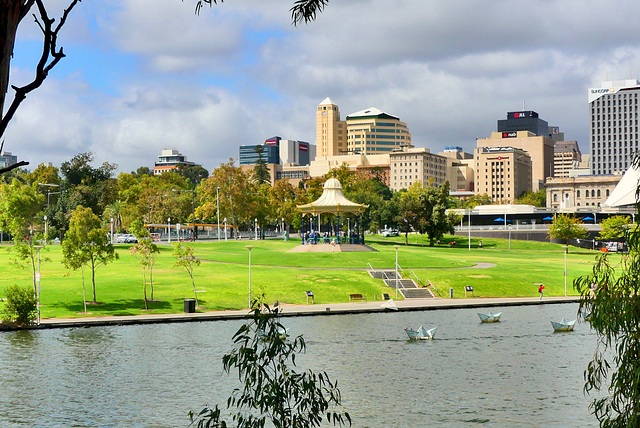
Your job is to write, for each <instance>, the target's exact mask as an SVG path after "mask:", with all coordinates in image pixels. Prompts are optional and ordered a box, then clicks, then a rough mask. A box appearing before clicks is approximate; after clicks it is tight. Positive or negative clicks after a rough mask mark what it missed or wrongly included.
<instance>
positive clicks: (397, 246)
mask: <svg viewBox="0 0 640 428" xmlns="http://www.w3.org/2000/svg"><path fill="white" fill-rule="evenodd" d="M393 248H395V249H396V300H398V249H399V248H400V246H399V245H394V246H393Z"/></svg>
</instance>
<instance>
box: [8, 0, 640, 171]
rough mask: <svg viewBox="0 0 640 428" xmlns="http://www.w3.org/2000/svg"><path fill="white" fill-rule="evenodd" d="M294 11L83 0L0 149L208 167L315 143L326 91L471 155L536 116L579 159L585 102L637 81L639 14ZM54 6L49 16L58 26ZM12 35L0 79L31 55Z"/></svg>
mask: <svg viewBox="0 0 640 428" xmlns="http://www.w3.org/2000/svg"><path fill="white" fill-rule="evenodd" d="M293 2H294V0H226V1H225V2H224V3H223V4H222V5H218V6H214V7H213V8H208V7H206V8H204V9H203V10H202V12H201V14H200V15H199V16H196V15H195V14H194V6H195V0H183V1H181V0H92V1H84V2H82V3H80V4H79V5H78V7H77V8H76V10H74V12H73V14H72V16H71V17H70V19H69V21H68V25H67V26H66V28H65V29H64V30H63V32H62V33H61V35H60V40H59V43H60V44H61V45H62V46H63V47H64V52H65V53H66V55H67V58H65V59H64V60H63V61H62V62H61V63H60V64H59V66H58V67H57V68H56V69H55V70H54V71H53V72H52V73H51V74H50V77H49V79H47V80H46V82H45V83H44V85H43V86H42V87H41V88H40V89H39V90H38V91H37V92H34V93H32V94H31V95H30V96H29V98H28V99H27V100H26V101H25V102H24V103H23V105H22V107H21V109H20V110H19V113H18V115H17V116H16V118H15V120H14V121H13V122H12V123H11V125H10V126H9V129H8V131H7V133H6V134H5V140H6V142H5V150H8V151H11V152H13V153H14V154H16V155H18V157H19V159H21V160H27V161H30V162H31V165H30V167H32V168H35V166H37V165H38V164H39V163H41V162H52V163H53V164H54V165H59V164H60V163H61V162H63V161H65V160H68V159H70V158H71V157H72V156H74V155H75V154H77V153H80V152H85V151H92V152H93V153H94V155H95V158H96V163H101V162H104V161H109V162H114V163H116V164H118V166H119V168H118V170H119V171H124V172H128V171H131V170H135V169H136V168H138V167H139V166H148V167H153V163H154V162H155V160H156V159H157V156H158V155H159V154H160V151H161V150H162V149H163V148H176V149H178V150H180V151H181V152H182V153H183V154H185V155H187V157H188V159H189V160H193V161H195V162H197V163H200V164H202V165H203V166H204V167H205V168H207V169H209V170H212V169H213V168H214V167H216V166H217V165H219V164H220V163H221V162H225V161H227V160H228V159H229V158H230V157H234V158H235V157H237V156H238V146H239V145H241V144H256V143H261V142H263V141H264V140H265V139H266V138H268V137H271V136H274V135H279V136H281V137H283V138H287V139H297V140H304V141H309V142H311V143H315V109H316V106H317V105H318V104H319V103H320V102H321V101H322V100H323V99H324V98H325V97H327V96H329V97H331V99H332V100H333V101H334V102H335V103H336V104H338V106H339V108H340V112H341V115H342V117H343V118H344V116H346V115H347V114H349V113H353V112H355V111H359V110H362V109H365V108H368V107H377V108H379V109H381V110H384V111H386V112H388V113H391V114H393V115H396V116H399V117H400V118H401V120H403V121H405V122H407V124H408V126H409V129H410V131H411V133H412V135H413V143H414V144H415V145H416V146H417V147H427V148H429V149H431V151H433V152H438V151H441V150H442V149H443V148H444V147H445V146H461V147H462V148H464V149H465V150H467V151H472V150H473V148H474V147H475V139H476V138H485V137H488V136H490V134H491V132H493V131H495V130H496V121H497V120H498V119H503V118H505V117H506V112H507V111H517V110H521V109H522V107H523V103H524V104H525V106H526V109H527V110H535V111H537V112H538V113H539V114H540V117H541V118H543V119H544V120H546V121H547V122H549V125H557V126H560V128H561V130H562V131H564V132H565V138H566V139H570V140H577V141H578V142H579V144H580V147H581V149H582V150H583V152H585V153H586V152H588V151H589V149H588V145H589V144H588V114H587V89H588V88H589V87H595V86H599V85H600V83H601V82H603V81H605V80H619V79H628V78H634V79H635V78H640V27H638V25H637V22H636V21H637V20H636V19H635V18H633V17H637V16H639V15H640V2H638V1H609V2H606V3H604V2H601V1H592V0H558V1H556V0H526V1H525V0H509V1H503V0H493V1H491V2H486V1H485V2H482V1H478V0H475V1H472V0H457V1H456V0H452V1H442V0H440V1H432V0H385V1H383V0H331V1H330V3H329V6H328V7H327V9H325V12H324V13H322V14H321V15H319V17H318V19H317V20H316V21H315V22H312V23H310V24H307V25H304V24H303V25H301V26H298V27H294V26H292V25H291V19H290V13H289V8H290V7H291V6H292V4H293ZM67 3H68V0H67V1H64V0H49V1H48V2H47V4H50V5H52V7H54V9H55V8H56V7H57V9H55V13H53V12H52V16H53V15H57V14H59V11H60V10H61V8H62V7H63V6H65V5H66V4H67ZM39 49H40V48H39V33H38V29H37V27H36V26H35V24H34V23H33V20H31V19H28V18H27V19H25V21H24V22H23V24H22V26H21V28H20V33H19V39H18V41H17V43H16V46H15V55H14V61H13V63H12V69H11V73H12V75H11V79H12V80H11V83H12V84H16V85H21V84H24V83H26V82H27V79H28V78H29V77H30V76H31V75H32V73H33V71H32V70H33V65H34V64H35V63H36V61H37V58H38V56H39Z"/></svg>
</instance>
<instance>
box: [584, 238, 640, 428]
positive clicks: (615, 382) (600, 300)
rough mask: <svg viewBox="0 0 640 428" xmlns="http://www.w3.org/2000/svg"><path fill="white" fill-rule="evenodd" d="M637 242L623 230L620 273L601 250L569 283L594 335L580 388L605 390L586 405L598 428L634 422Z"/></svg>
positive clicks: (637, 404) (639, 415) (638, 390)
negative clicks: (625, 236) (586, 270)
mask: <svg viewBox="0 0 640 428" xmlns="http://www.w3.org/2000/svg"><path fill="white" fill-rule="evenodd" d="M639 241H640V233H638V230H637V229H635V230H634V231H633V232H631V233H629V238H628V243H629V254H628V255H627V256H626V257H625V258H623V262H622V266H621V269H620V271H618V272H617V271H616V270H615V269H614V265H613V264H612V263H611V261H610V260H609V257H608V255H607V254H606V253H604V254H602V255H600V256H599V257H598V259H597V261H596V264H595V265H594V267H593V271H592V273H591V274H590V275H587V276H583V277H580V278H578V279H576V280H575V282H574V286H575V287H576V288H577V289H578V291H579V292H580V294H581V300H580V308H579V314H580V316H582V317H584V318H586V317H587V316H588V319H589V322H590V323H591V328H592V329H593V330H594V331H595V332H596V333H597V335H598V348H597V350H596V352H595V354H594V356H593V360H592V361H591V362H590V363H589V365H588V367H587V370H586V371H585V381H586V383H585V387H584V390H585V392H586V393H590V392H592V391H594V392H595V391H600V390H606V391H608V394H607V395H606V396H605V397H601V398H596V399H594V400H593V401H592V402H591V404H590V408H591V410H592V412H593V413H594V415H595V416H596V418H597V419H598V421H599V422H600V426H601V427H637V426H640V377H639V376H638V373H639V372H640V359H639V358H638V352H639V351H638V350H639V349H640V311H639V310H638V307H640V245H639V244H640V242H639ZM609 379H610V380H609ZM607 383H608V385H607Z"/></svg>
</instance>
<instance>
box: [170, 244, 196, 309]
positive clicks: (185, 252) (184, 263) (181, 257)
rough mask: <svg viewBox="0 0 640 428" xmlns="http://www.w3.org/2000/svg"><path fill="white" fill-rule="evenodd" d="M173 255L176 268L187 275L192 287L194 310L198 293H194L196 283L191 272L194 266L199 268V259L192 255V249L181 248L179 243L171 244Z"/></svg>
mask: <svg viewBox="0 0 640 428" xmlns="http://www.w3.org/2000/svg"><path fill="white" fill-rule="evenodd" d="M173 255H174V256H175V257H176V263H175V266H176V267H181V268H183V269H184V270H185V271H187V273H188V274H189V277H190V278H191V285H193V295H194V296H195V298H196V308H197V307H199V306H200V305H199V304H198V293H197V292H196V283H195V281H194V280H193V271H194V269H195V268H196V266H200V259H199V258H197V257H196V256H194V255H193V248H191V247H188V246H186V247H183V246H182V245H181V244H180V243H179V242H176V243H174V244H173Z"/></svg>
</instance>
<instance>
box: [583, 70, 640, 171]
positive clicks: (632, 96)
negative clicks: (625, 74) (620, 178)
mask: <svg viewBox="0 0 640 428" xmlns="http://www.w3.org/2000/svg"><path fill="white" fill-rule="evenodd" d="M639 93H640V82H638V81H637V80H635V79H633V80H616V81H608V82H602V85H601V87H599V88H590V89H589V123H590V125H591V135H590V144H591V173H592V174H596V175H602V174H622V173H624V172H625V171H626V170H627V169H628V168H629V165H631V162H632V161H633V155H634V154H635V153H636V152H637V151H638V149H640V144H639V141H640V140H639V139H638V94H639Z"/></svg>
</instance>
